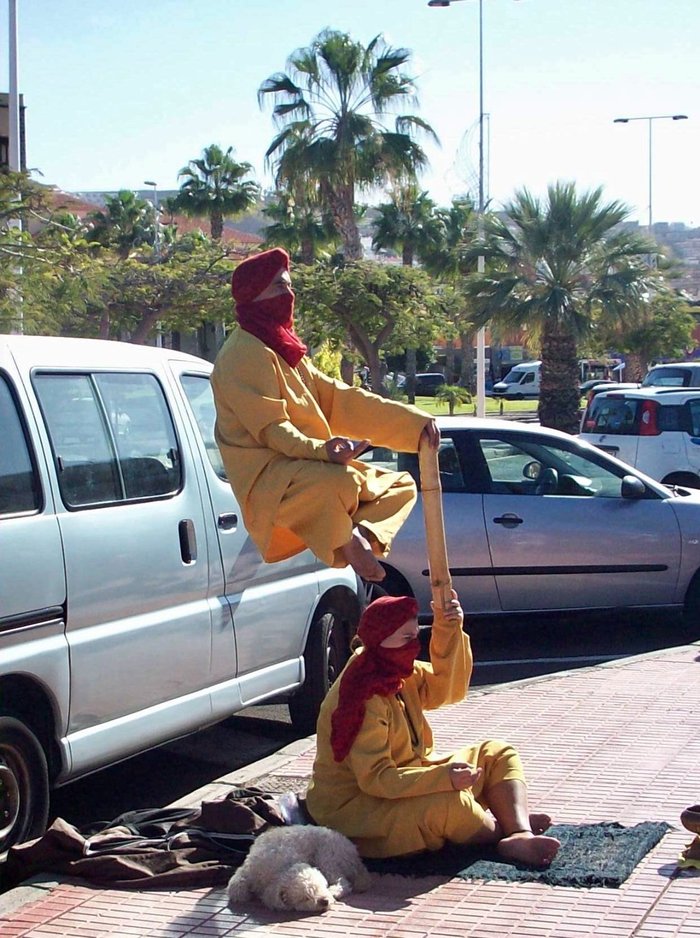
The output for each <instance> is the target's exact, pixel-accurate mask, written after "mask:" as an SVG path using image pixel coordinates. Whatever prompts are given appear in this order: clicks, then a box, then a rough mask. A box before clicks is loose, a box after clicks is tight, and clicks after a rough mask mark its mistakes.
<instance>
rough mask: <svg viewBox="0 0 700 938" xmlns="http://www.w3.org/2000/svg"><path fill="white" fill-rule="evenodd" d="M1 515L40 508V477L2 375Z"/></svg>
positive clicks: (12, 399) (0, 389)
mask: <svg viewBox="0 0 700 938" xmlns="http://www.w3.org/2000/svg"><path fill="white" fill-rule="evenodd" d="M0 441H2V442H0V515H10V514H17V513H18V512H22V511H38V510H39V508H40V507H41V496H40V489H39V480H38V477H37V474H36V471H35V468H34V465H33V463H32V457H31V453H30V450H29V446H28V444H27V437H26V434H25V432H24V427H23V425H22V420H21V419H20V415H19V413H18V411H17V405H16V403H15V400H14V398H13V396H12V393H11V391H10V388H9V387H8V385H7V382H6V381H5V379H4V378H2V376H0Z"/></svg>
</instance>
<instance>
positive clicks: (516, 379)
mask: <svg viewBox="0 0 700 938" xmlns="http://www.w3.org/2000/svg"><path fill="white" fill-rule="evenodd" d="M534 380H535V372H534V371H525V370H524V369H523V368H520V369H517V370H516V369H515V368H511V370H510V371H509V372H508V374H507V375H506V376H505V378H504V379H503V383H504V384H529V383H530V382H532V381H534Z"/></svg>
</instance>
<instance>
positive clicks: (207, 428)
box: [180, 375, 226, 481]
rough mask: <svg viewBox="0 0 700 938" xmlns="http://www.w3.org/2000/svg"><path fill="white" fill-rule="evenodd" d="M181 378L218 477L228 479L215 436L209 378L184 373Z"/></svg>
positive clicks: (214, 415) (183, 388)
mask: <svg viewBox="0 0 700 938" xmlns="http://www.w3.org/2000/svg"><path fill="white" fill-rule="evenodd" d="M180 380H181V381H182V390H183V391H184V392H185V396H186V398H187V400H188V401H189V404H190V407H191V408H192V413H193V415H194V419H195V421H196V422H197V427H198V429H199V432H200V434H201V437H202V441H203V443H204V448H205V450H206V452H207V456H208V457H209V462H210V463H211V465H212V468H213V470H214V472H215V473H216V474H217V475H218V477H219V478H220V479H223V480H224V481H226V470H225V469H224V462H223V459H222V458H221V452H220V451H219V447H218V446H217V445H216V438H215V437H214V425H215V423H216V406H215V404H214V394H213V392H212V389H211V384H210V382H209V378H208V377H206V376H205V375H182V377H181V379H180Z"/></svg>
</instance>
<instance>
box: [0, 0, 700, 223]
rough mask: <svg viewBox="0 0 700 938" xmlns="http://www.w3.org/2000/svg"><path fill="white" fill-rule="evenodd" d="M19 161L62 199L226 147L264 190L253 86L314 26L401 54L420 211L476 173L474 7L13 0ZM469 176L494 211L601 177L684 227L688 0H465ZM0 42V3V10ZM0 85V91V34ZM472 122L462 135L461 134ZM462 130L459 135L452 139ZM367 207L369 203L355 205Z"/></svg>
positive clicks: (697, 209) (692, 173)
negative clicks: (419, 143)
mask: <svg viewBox="0 0 700 938" xmlns="http://www.w3.org/2000/svg"><path fill="white" fill-rule="evenodd" d="M18 9H19V85H20V90H21V91H22V92H23V93H24V95H25V98H26V104H27V158H28V164H29V165H30V166H31V167H35V168H37V169H39V170H40V171H41V172H42V173H43V181H45V182H47V183H52V184H55V185H57V186H59V187H60V188H62V189H66V190H68V191H80V190H97V189H109V190H112V189H119V188H134V189H142V188H144V186H143V181H144V180H146V179H150V180H155V181H157V183H158V188H159V189H172V188H176V187H177V184H178V182H177V173H178V170H179V169H180V168H181V167H182V166H183V165H185V164H186V163H187V161H188V160H190V159H192V158H194V157H196V156H199V154H200V153H201V150H202V148H203V147H204V146H206V145H207V144H210V143H219V144H221V145H222V146H224V147H228V146H230V145H232V146H233V147H234V149H235V155H236V157H237V158H238V159H240V160H246V161H248V162H250V163H252V164H253V166H254V167H255V169H256V175H257V178H258V179H259V180H260V181H262V182H263V183H265V184H269V183H270V176H269V174H268V173H266V171H265V168H264V160H263V156H264V152H265V150H266V148H267V145H268V144H269V142H270V140H271V139H272V135H273V127H272V122H271V118H270V113H269V110H264V111H261V110H260V108H259V107H258V104H257V97H256V92H257V88H258V86H259V85H260V83H261V82H262V81H263V80H264V79H265V78H267V77H268V76H269V75H271V74H272V73H274V72H276V71H278V70H281V69H283V68H284V66H285V61H286V59H287V56H288V55H289V53H290V52H292V51H293V50H294V49H295V48H297V47H299V46H305V45H308V43H309V42H310V40H311V39H312V38H313V37H314V36H315V35H316V33H318V32H319V31H320V30H321V29H323V28H324V27H327V26H330V27H333V28H337V29H341V30H344V31H347V32H350V33H351V34H352V36H353V37H354V38H355V39H358V40H361V41H362V42H365V43H366V42H368V41H369V40H370V38H372V37H373V36H375V35H376V34H377V33H383V34H384V36H385V38H386V39H387V40H388V41H389V42H390V43H391V44H393V45H396V46H405V47H407V48H409V49H410V50H412V53H413V59H412V70H413V73H414V74H415V76H416V78H417V82H418V88H419V95H420V105H421V106H420V110H419V113H420V114H421V116H422V117H424V118H425V119H426V120H428V121H429V122H430V123H431V124H432V126H433V127H434V129H435V130H436V132H437V134H438V136H439V137H440V140H441V144H442V146H441V148H439V149H438V148H436V147H433V146H430V147H428V148H427V149H428V153H429V156H430V159H431V170H430V171H429V172H427V173H426V174H425V175H424V176H423V178H422V184H423V186H424V188H426V189H427V190H428V191H429V192H430V193H431V195H432V196H433V198H434V199H435V200H436V201H437V202H439V203H440V204H447V203H448V202H449V200H450V198H451V197H452V196H453V195H455V194H458V193H460V192H463V191H465V189H468V188H469V179H470V176H471V179H472V182H473V179H474V173H475V171H476V169H477V166H478V150H477V141H478V130H477V122H478V113H479V100H478V89H479V74H478V9H479V3H478V0H462V2H455V3H453V5H452V6H451V7H449V8H447V9H431V8H428V6H427V0H326V2H325V3H324V2H322V0H60V2H59V0H18ZM483 14H484V21H483V22H484V111H485V113H486V114H488V118H487V121H486V125H485V126H486V129H487V139H488V144H489V147H488V149H489V153H488V159H487V178H488V183H489V192H490V195H491V198H492V200H493V202H494V203H495V205H496V206H499V205H500V204H502V203H503V202H504V201H507V200H508V199H509V198H510V197H511V196H512V194H513V193H514V191H515V190H516V189H518V188H521V187H524V186H526V187H528V188H529V189H531V190H532V191H533V192H535V193H541V192H543V191H544V190H545V188H546V186H547V184H548V183H550V182H554V181H556V180H557V179H564V180H573V181H575V182H576V183H577V185H578V186H580V187H581V188H582V189H586V188H591V187H595V186H598V185H602V186H603V187H604V192H605V195H606V196H607V197H608V198H610V199H620V200H622V201H624V202H626V203H627V204H628V205H629V206H630V208H631V209H632V217H633V218H637V219H639V220H640V221H641V222H642V223H643V224H646V220H647V210H648V195H647V187H648V178H649V164H648V136H647V133H648V123H647V122H646V121H637V122H634V123H629V124H613V119H614V118H615V117H621V116H647V115H666V114H681V113H682V114H687V115H688V118H689V119H688V120H687V121H676V122H674V121H670V120H659V121H655V122H654V123H653V147H652V154H653V166H652V181H653V199H652V205H653V215H654V220H655V221H669V222H673V221H681V222H684V223H686V224H689V225H695V226H699V227H700V186H698V171H697V166H698V162H699V160H698V156H699V154H700V108H698V107H697V104H698V101H699V99H700V93H699V92H700V69H699V68H698V64H697V63H698V42H699V41H700V0H483ZM0 28H1V30H2V31H1V33H0V35H2V36H3V37H6V36H7V3H6V2H4V0H3V2H2V3H1V5H0ZM1 45H2V48H1V49H0V69H2V75H3V79H2V80H1V81H0V87H2V88H3V89H6V88H7V84H8V80H7V75H8V66H7V44H6V41H5V39H4V38H3V41H2V43H1ZM470 127H471V128H472V132H471V134H469V135H468V136H467V139H466V141H465V134H466V133H467V131H468V130H469V128H470ZM470 141H471V142H470ZM375 200H376V196H375Z"/></svg>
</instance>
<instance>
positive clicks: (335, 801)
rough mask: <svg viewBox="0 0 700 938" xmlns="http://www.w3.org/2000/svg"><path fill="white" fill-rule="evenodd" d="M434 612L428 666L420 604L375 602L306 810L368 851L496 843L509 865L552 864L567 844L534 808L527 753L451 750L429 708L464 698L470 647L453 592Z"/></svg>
mask: <svg viewBox="0 0 700 938" xmlns="http://www.w3.org/2000/svg"><path fill="white" fill-rule="evenodd" d="M452 597H453V598H452V600H451V601H450V602H448V603H447V605H446V607H445V608H444V609H443V608H434V613H435V619H434V622H433V628H432V633H431V640H430V662H424V661H417V660H415V659H416V657H417V655H418V654H419V652H420V648H421V645H420V641H419V639H418V621H417V619H416V613H417V611H418V604H417V603H416V601H415V599H414V598H413V597H408V596H401V597H400V596H382V597H381V598H380V599H376V600H375V601H374V602H373V603H370V605H369V606H368V607H367V608H366V609H365V611H364V613H363V614H362V618H361V619H360V625H359V627H358V630H357V639H358V640H359V641H360V642H361V643H362V646H361V649H360V650H356V652H355V654H354V655H353V657H352V658H351V659H350V661H349V662H348V664H347V665H346V666H345V668H344V670H343V672H342V674H341V675H340V677H339V678H338V680H337V681H336V682H335V683H334V684H333V686H332V687H331V689H330V691H329V692H328V695H327V696H326V698H325V700H324V701H323V703H322V705H321V712H320V715H319V718H318V724H317V729H316V759H315V762H314V767H313V772H312V777H311V783H310V785H309V789H308V791H307V793H306V807H307V809H308V811H309V814H310V815H311V817H312V818H313V820H314V821H315V822H316V823H317V824H321V825H323V826H324V827H331V828H333V829H335V830H338V831H340V832H341V833H342V834H345V836H346V837H349V838H350V839H351V840H353V841H354V842H355V844H356V845H357V848H358V850H359V851H360V854H361V855H362V856H364V857H391V856H402V855H406V854H412V853H420V852H423V851H426V850H439V849H440V848H441V847H443V846H444V845H445V844H446V843H453V844H492V845H493V846H494V847H495V848H496V851H497V852H498V853H499V854H500V856H501V857H502V858H503V859H504V860H506V861H509V862H515V863H526V864H528V865H531V866H538V867H546V866H549V864H550V863H551V862H552V860H553V859H554V857H555V855H556V853H557V850H558V849H559V841H558V840H557V839H556V838H555V837H550V836H548V835H546V834H545V831H546V829H547V828H548V827H549V826H550V823H551V819H550V817H549V815H547V814H530V813H529V808H528V796H527V786H526V783H525V776H524V773H523V767H522V763H521V761H520V757H519V755H518V753H517V752H516V751H515V749H514V748H513V746H511V745H510V744H509V743H507V742H504V741H503V740H499V739H488V740H484V741H482V742H478V743H475V744H473V745H471V746H467V747H466V748H464V749H458V750H457V751H456V752H453V753H448V754H444V755H440V754H438V753H437V752H436V751H435V749H434V747H433V735H432V732H431V729H430V724H429V723H428V722H427V720H426V719H425V715H424V711H425V710H434V709H436V708H437V707H441V706H443V705H444V704H451V703H456V702H457V701H459V700H462V699H463V698H464V697H465V695H466V693H467V689H468V687H469V679H470V676H471V669H472V654H471V648H470V643H469V637H468V636H467V635H466V634H465V633H464V631H463V629H462V622H463V615H462V610H461V608H460V605H459V601H458V600H457V594H456V593H455V592H454V591H453V593H452Z"/></svg>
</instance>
